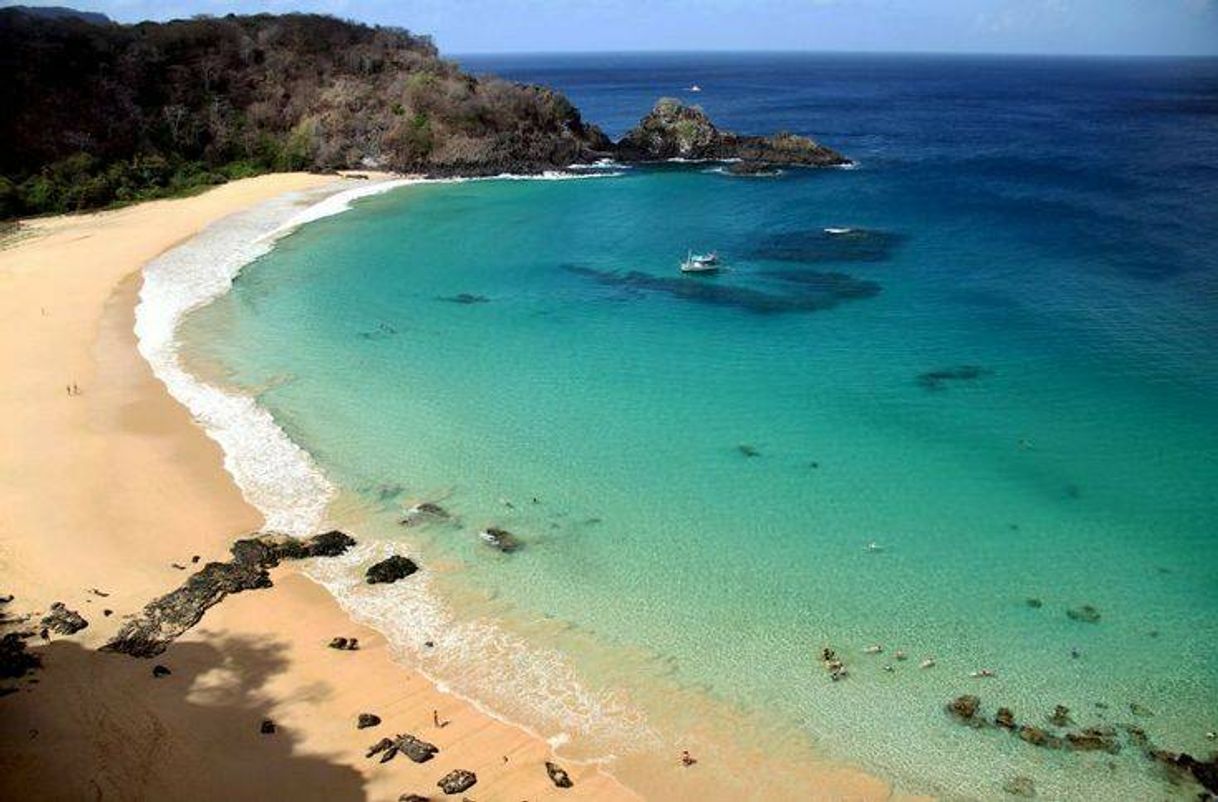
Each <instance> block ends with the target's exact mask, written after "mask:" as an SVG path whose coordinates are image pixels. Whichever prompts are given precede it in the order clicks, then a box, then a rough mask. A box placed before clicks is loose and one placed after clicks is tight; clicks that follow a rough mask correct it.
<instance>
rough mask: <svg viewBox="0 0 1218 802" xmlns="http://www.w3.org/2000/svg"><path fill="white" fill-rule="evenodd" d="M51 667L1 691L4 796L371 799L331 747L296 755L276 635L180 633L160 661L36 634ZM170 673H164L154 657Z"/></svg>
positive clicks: (0, 793) (0, 794) (0, 786)
mask: <svg viewBox="0 0 1218 802" xmlns="http://www.w3.org/2000/svg"><path fill="white" fill-rule="evenodd" d="M30 647H31V650H32V651H33V652H34V653H36V654H37V655H38V656H39V657H41V659H42V663H43V666H44V667H43V669H42V670H40V671H35V672H33V673H31V674H28V675H27V676H26V677H24V678H22V679H19V680H6V681H5V682H4V685H5V686H9V687H11V686H16V687H17V688H19V689H20V690H18V691H17V692H16V693H13V694H10V695H8V696H4V697H2V698H0V799H14V800H16V799H39V800H44V801H45V800H111V799H126V800H133V799H139V800H144V799H146V800H160V799H173V800H211V801H214V800H217V799H224V800H267V799H325V800H333V801H334V802H347V800H363V799H365V797H366V794H365V789H364V781H363V778H362V777H361V776H360V774H359V773H358V772H357V771H355V770H354V769H352V768H351V767H349V766H344V765H341V764H338V763H335V762H331V761H330V760H327V759H326V757H325V756H323V755H306V754H298V753H297V752H298V749H297V745H298V741H299V739H298V738H297V737H296V736H295V735H294V733H293V732H292V731H291V729H290V728H284V727H282V726H279V727H277V729H276V731H275V732H274V733H272V734H262V733H261V732H260V725H261V723H262V722H263V720H265V719H273V718H274V715H273V713H272V710H271V705H270V702H269V698H270V697H269V694H268V693H267V687H268V683H269V682H271V681H272V680H273V678H274V677H275V676H276V675H277V674H279V673H280V672H282V671H283V670H284V669H285V668H286V665H287V661H286V658H285V656H284V654H285V651H284V647H283V646H282V645H281V644H278V643H274V642H271V643H266V642H255V641H252V640H250V639H247V638H229V639H227V640H223V641H221V642H219V643H218V644H216V645H212V644H210V643H197V642H184V643H175V644H173V645H172V646H171V647H170V648H169V649H168V651H166V652H165V653H164V654H162V655H160V656H159V657H157V658H156V659H154V660H143V659H138V658H131V657H127V656H126V655H120V654H105V653H101V652H96V651H92V650H89V649H85V648H82V647H81V646H80V645H79V644H77V643H74V642H72V641H68V640H58V641H54V642H52V643H49V644H39V645H34V640H33V639H31V641H30ZM157 664H163V665H165V666H167V667H169V668H170V669H171V671H172V673H171V674H170V675H169V676H165V677H161V678H154V677H153V673H152V669H153V666H154V665H157Z"/></svg>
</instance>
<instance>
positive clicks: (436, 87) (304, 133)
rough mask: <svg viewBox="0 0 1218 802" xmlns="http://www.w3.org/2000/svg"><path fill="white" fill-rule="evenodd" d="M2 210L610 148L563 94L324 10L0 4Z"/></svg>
mask: <svg viewBox="0 0 1218 802" xmlns="http://www.w3.org/2000/svg"><path fill="white" fill-rule="evenodd" d="M0 74H2V75H3V76H4V80H3V81H2V82H0V108H3V109H4V110H5V113H4V114H3V115H0V143H2V145H3V147H0V217H8V216H13V215H17V214H37V213H44V212H64V211H73V210H77V209H83V208H91V207H97V206H105V205H108V204H111V203H115V202H124V201H130V200H138V199H142V198H145V197H156V196H158V195H164V194H170V193H175V192H180V191H185V190H188V189H190V188H191V187H194V186H200V185H206V184H211V183H218V182H222V181H224V180H227V179H228V178H232V177H237V176H242V175H250V174H254V173H258V172H264V171H267V170H299V169H310V170H329V169H334V168H342V167H379V168H382V169H389V170H398V171H403V172H426V173H430V174H466V175H484V174H495V173H501V172H507V171H511V172H536V171H538V170H543V169H548V168H552V167H559V166H563V165H566V164H570V163H571V162H573V161H578V160H581V159H586V158H593V157H595V155H597V154H596V153H594V151H603V150H606V149H608V148H609V147H611V145H610V143H609V141H608V140H607V139H606V138H605V137H604V135H603V134H602V133H601V132H600V131H599V130H598V129H596V128H595V127H593V126H588V125H585V124H584V123H583V121H582V120H581V119H580V116H579V112H578V111H577V110H576V109H575V108H574V107H573V106H572V105H571V103H569V102H568V101H567V99H566V98H564V97H563V96H562V95H561V94H558V93H556V92H553V91H551V90H549V89H545V88H543V87H535V86H521V85H519V84H513V83H509V82H507V81H501V80H498V79H493V78H492V79H479V78H474V77H472V76H469V75H466V74H464V73H462V72H461V71H460V70H459V69H458V68H457V66H456V65H455V64H453V63H452V62H449V61H445V60H443V59H441V58H440V57H439V54H438V53H437V51H436V48H435V46H434V45H433V44H432V42H431V40H430V39H428V38H427V37H424V36H417V35H414V34H411V33H410V32H408V31H405V30H400V29H390V28H373V27H369V26H366V25H360V24H356V23H351V22H345V21H341V20H337V19H334V18H331V17H324V16H316V15H304V14H289V15H284V16H271V15H257V16H232V15H230V16H227V17H223V18H197V19H191V20H178V21H173V22H167V23H151V22H146V23H140V24H137V25H118V24H114V23H109V22H104V23H100V24H99V23H95V22H93V21H89V20H86V19H82V18H80V17H73V16H68V15H52V16H48V15H43V14H30V13H26V12H24V11H22V10H20V9H12V8H9V9H0Z"/></svg>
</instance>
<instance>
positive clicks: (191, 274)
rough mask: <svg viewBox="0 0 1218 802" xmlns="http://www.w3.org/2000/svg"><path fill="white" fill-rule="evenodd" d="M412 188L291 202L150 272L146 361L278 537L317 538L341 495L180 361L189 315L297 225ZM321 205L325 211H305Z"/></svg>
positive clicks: (268, 420) (256, 414) (262, 417)
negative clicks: (181, 334) (181, 328)
mask: <svg viewBox="0 0 1218 802" xmlns="http://www.w3.org/2000/svg"><path fill="white" fill-rule="evenodd" d="M408 183H410V181H409V180H408V179H400V180H392V181H381V182H375V183H371V184H366V185H363V186H360V187H358V188H356V189H350V190H346V191H340V192H335V191H334V188H333V187H331V188H329V189H327V190H321V191H313V192H306V193H292V194H288V195H285V196H282V197H279V198H276V199H275V200H273V201H270V202H268V203H265V204H262V205H260V206H257V207H255V208H254V209H251V210H249V211H245V212H239V213H237V214H233V215H230V216H228V217H226V218H224V219H223V220H220V221H218V222H216V223H213V224H212V225H210V226H208V227H207V228H206V229H204V230H203V231H202V232H201V233H200V234H199V235H198V236H196V237H194V238H193V239H191V240H189V241H188V242H186V243H185V244H183V245H179V246H178V247H176V248H173V249H172V250H170V251H167V252H165V253H164V254H162V255H161V256H159V257H157V258H156V259H154V260H153V261H151V262H149V263H148V265H146V266H145V267H144V285H143V288H142V289H141V290H140V302H139V304H138V306H137V307H136V310H135V335H136V337H137V339H138V341H139V349H140V353H141V354H143V356H144V358H145V359H146V360H148V364H149V365H151V366H152V372H153V374H155V375H156V377H157V378H158V379H160V380H161V381H162V382H164V383H165V386H166V387H167V388H168V389H169V393H170V395H172V396H173V397H174V398H176V399H177V400H178V401H179V402H180V403H181V404H182V405H183V406H185V407H186V408H187V409H188V410H190V413H191V414H192V415H193V416H194V418H195V420H196V421H197V422H198V423H199V424H200V425H201V426H202V428H203V431H204V432H206V433H207V435H208V437H210V438H212V439H213V440H215V441H216V442H217V443H219V444H220V447H221V449H222V450H223V452H224V467H225V468H226V469H227V470H228V472H229V473H230V474H232V476H233V478H234V479H235V480H236V482H237V486H238V487H240V488H241V492H242V493H243V494H244V496H245V498H246V500H247V501H249V502H250V504H252V505H253V506H254V507H256V508H257V509H258V510H259V511H260V512H261V513H262V514H263V516H264V517H265V518H266V528H267V529H270V530H272V531H278V532H284V533H287V534H295V535H304V534H310V533H312V532H314V531H316V529H317V527H318V526H319V525H320V523H321V521H322V519H323V518H324V516H325V511H326V507H327V505H328V504H329V503H330V499H331V498H332V497H333V494H334V488H333V487H332V486H331V485H330V483H329V482H328V481H327V480H326V478H325V476H324V475H323V474H322V472H321V471H320V470H319V469H318V467H317V466H316V464H314V462H313V458H312V457H311V456H310V455H309V454H308V452H306V451H305V450H304V449H302V448H300V447H299V446H298V445H296V444H295V443H293V442H292V441H291V440H290V439H288V436H287V435H286V434H284V432H283V430H282V429H280V428H279V426H278V425H277V424H276V423H275V421H274V419H273V418H272V417H271V415H270V413H269V412H267V411H266V410H264V409H262V408H261V407H259V406H258V404H257V403H256V402H255V401H254V399H253V398H250V397H249V396H244V395H238V394H235V393H229V392H225V391H224V390H221V389H220V388H218V387H214V386H212V385H209V384H206V383H204V382H201V381H199V380H198V379H196V378H195V377H194V376H192V375H191V374H189V373H188V372H186V370H185V369H184V368H183V367H182V364H181V360H180V359H179V354H178V351H179V345H178V340H177V336H176V332H177V327H178V325H179V323H180V322H181V321H182V318H183V317H184V316H185V315H186V314H187V313H188V312H190V311H191V310H193V309H197V308H199V307H201V306H204V305H206V304H208V303H210V302H211V301H213V300H214V299H216V298H218V297H219V296H221V295H223V294H224V293H226V292H228V290H229V288H230V287H231V286H232V283H233V279H234V278H235V277H236V276H237V274H238V273H239V272H241V269H242V268H243V267H244V266H245V265H247V264H249V263H250V262H252V261H253V260H255V259H257V258H258V257H260V256H262V255H264V254H266V253H267V252H269V251H270V249H271V248H272V247H273V246H274V244H275V241H276V240H277V239H279V238H280V237H282V236H284V235H285V234H287V233H289V232H290V231H292V230H293V229H295V228H296V227H297V226H300V225H302V224H304V223H307V222H311V221H313V220H319V219H321V218H322V217H327V216H329V215H332V214H338V213H339V212H342V211H345V210H346V209H349V208H350V204H351V202H352V201H353V200H355V199H357V198H362V197H366V196H368V195H373V194H377V193H380V192H386V191H388V190H391V189H395V188H396V187H399V186H404V185H406V184H408ZM319 197H321V198H323V199H322V200H321V201H320V202H317V203H313V204H310V205H308V206H307V207H305V208H304V209H301V205H302V204H303V203H307V202H308V201H309V200H314V199H317V198H319Z"/></svg>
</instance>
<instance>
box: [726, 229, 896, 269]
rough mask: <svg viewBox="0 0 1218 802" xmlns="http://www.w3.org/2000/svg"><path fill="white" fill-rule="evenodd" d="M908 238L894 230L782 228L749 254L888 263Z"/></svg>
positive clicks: (779, 259)
mask: <svg viewBox="0 0 1218 802" xmlns="http://www.w3.org/2000/svg"><path fill="white" fill-rule="evenodd" d="M904 241H905V236H904V235H902V234H896V233H894V232H891V231H875V230H872V229H865V228H857V229H851V230H850V231H849V232H847V233H844V234H830V233H828V232H826V231H825V230H824V229H823V228H810V229H799V230H796V231H779V232H776V233H773V234H769V235H767V236H764V237H762V238H760V239H759V240H757V241H756V242H755V244H754V245H753V247H752V249H751V250H750V251H749V252H748V254H747V255H748V256H749V257H750V258H753V259H761V260H766V261H771V262H803V263H807V264H815V263H818V262H886V261H888V260H889V259H891V258H892V256H893V253H894V252H895V251H896V250H897V248H899V247H900V246H901V244H902V243H903V242H904Z"/></svg>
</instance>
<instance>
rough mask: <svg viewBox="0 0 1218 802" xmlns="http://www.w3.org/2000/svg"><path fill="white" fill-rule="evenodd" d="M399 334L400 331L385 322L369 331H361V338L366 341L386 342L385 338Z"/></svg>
mask: <svg viewBox="0 0 1218 802" xmlns="http://www.w3.org/2000/svg"><path fill="white" fill-rule="evenodd" d="M397 333H398V330H397V329H396V328H394V327H393V326H391V325H390V324H388V323H386V322H384V321H380V322H379V323H377V324H376V326H375V327H373V328H372V329H370V330H369V331H361V332H360V333H359V336H360V338H361V339H364V340H384V339H385V338H387V337H392V336H393V335H395V334H397Z"/></svg>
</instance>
